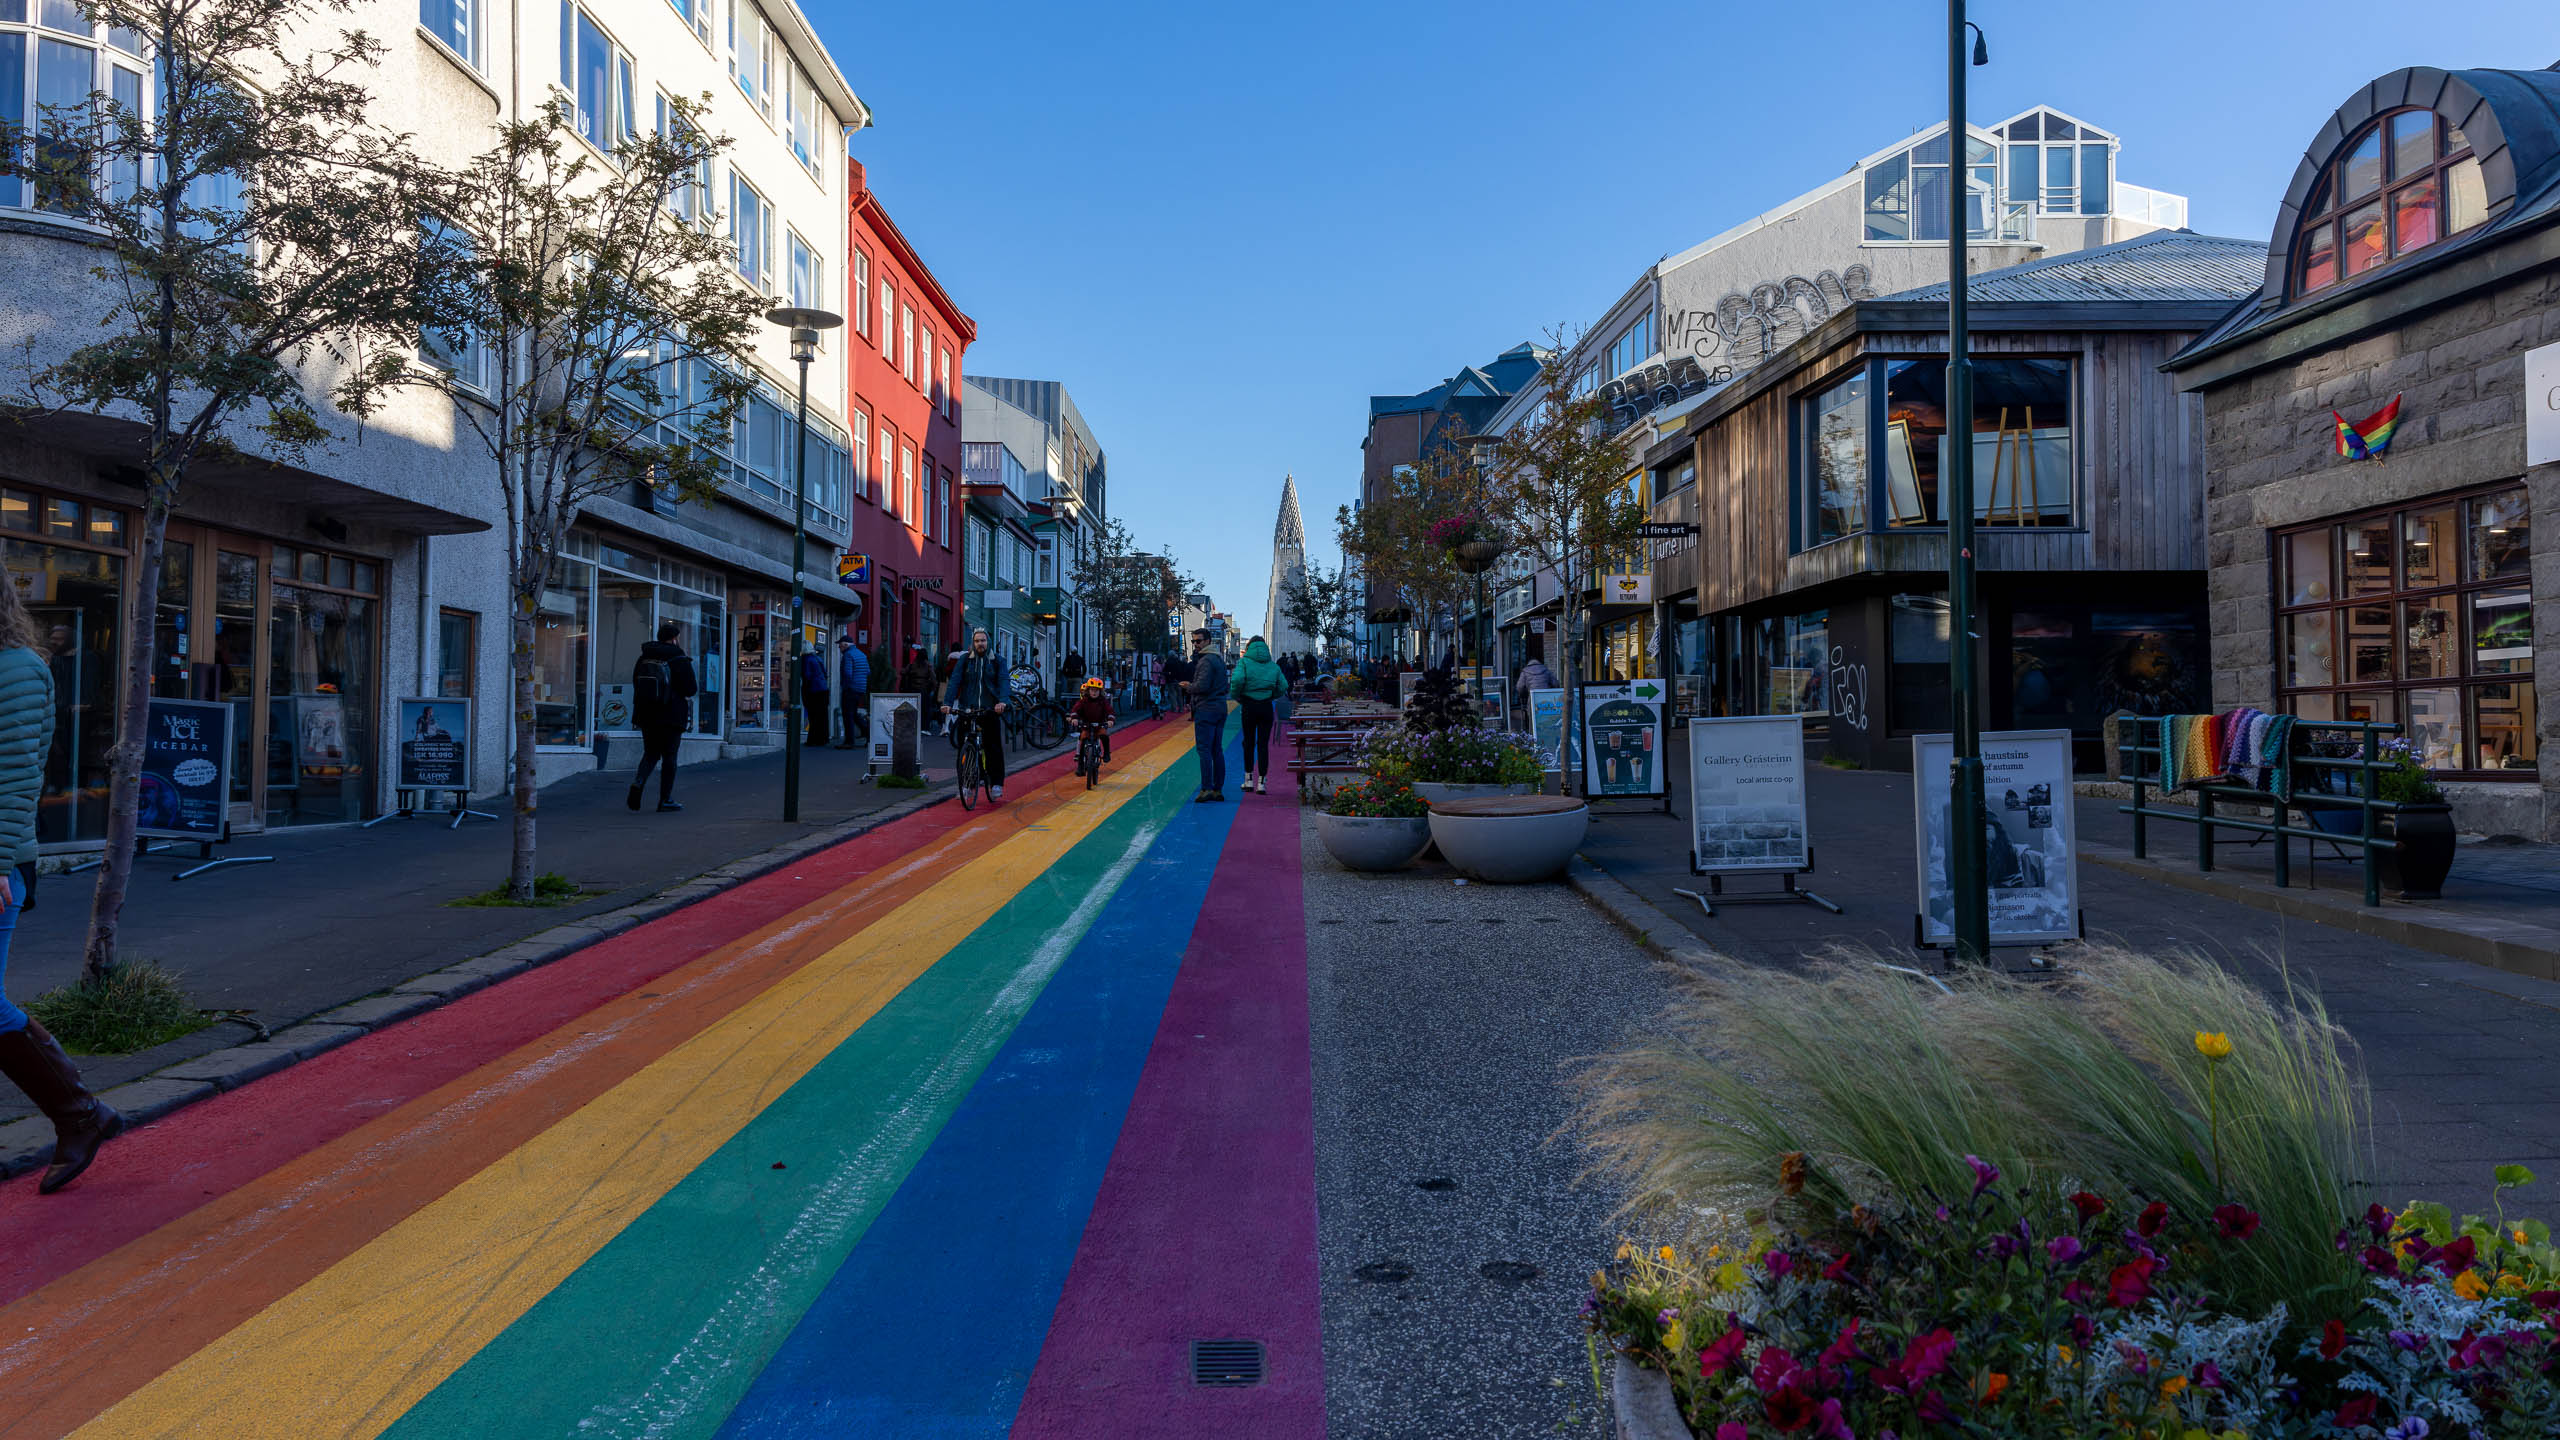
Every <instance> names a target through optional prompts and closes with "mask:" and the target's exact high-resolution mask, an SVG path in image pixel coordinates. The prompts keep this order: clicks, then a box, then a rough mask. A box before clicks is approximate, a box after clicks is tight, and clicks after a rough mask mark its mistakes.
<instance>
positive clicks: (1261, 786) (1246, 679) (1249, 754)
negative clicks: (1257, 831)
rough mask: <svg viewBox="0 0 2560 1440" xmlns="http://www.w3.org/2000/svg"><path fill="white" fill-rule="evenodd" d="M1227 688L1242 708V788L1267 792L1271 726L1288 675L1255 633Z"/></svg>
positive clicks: (1286, 685)
mask: <svg viewBox="0 0 2560 1440" xmlns="http://www.w3.org/2000/svg"><path fill="white" fill-rule="evenodd" d="M1228 688H1229V689H1230V690H1232V691H1233V692H1234V694H1235V697H1236V701H1237V703H1238V705H1239V706H1240V707H1241V708H1242V709H1243V711H1244V788H1245V790H1246V792H1247V793H1249V794H1258V795H1268V794H1270V793H1271V785H1270V775H1271V727H1272V723H1273V721H1274V720H1276V719H1277V718H1278V715H1279V705H1280V700H1281V697H1282V696H1285V695H1287V694H1288V693H1289V677H1288V674H1287V673H1286V672H1285V671H1283V670H1282V669H1281V668H1280V667H1279V666H1278V665H1276V664H1274V663H1272V659H1271V647H1270V646H1269V645H1268V644H1266V643H1264V641H1263V638H1262V637H1261V636H1259V635H1256V636H1254V637H1253V639H1252V640H1250V641H1248V642H1246V644H1245V647H1244V663H1243V664H1241V665H1238V666H1237V667H1236V672H1235V678H1234V679H1233V680H1232V681H1230V682H1229V685H1228Z"/></svg>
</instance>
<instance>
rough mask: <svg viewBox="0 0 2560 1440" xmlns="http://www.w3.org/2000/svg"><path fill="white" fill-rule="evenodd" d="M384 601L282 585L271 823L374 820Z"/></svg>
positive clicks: (276, 616) (274, 631)
mask: <svg viewBox="0 0 2560 1440" xmlns="http://www.w3.org/2000/svg"><path fill="white" fill-rule="evenodd" d="M375 604H376V602H375V601H373V600H371V599H369V598H366V597H364V596H359V595H346V594H339V593H336V592H333V591H327V590H316V589H311V588H307V587H305V586H301V585H283V584H279V585H277V586H275V587H274V589H273V591H272V592H271V594H270V596H269V599H268V616H269V619H268V623H267V644H268V653H267V824H268V825H269V826H270V827H276V826H285V825H317V824H329V823H334V822H341V821H348V820H362V819H365V818H367V815H366V812H367V811H368V810H369V809H371V808H372V807H371V800H372V795H373V792H374V788H375V786H374V774H373V755H374V734H373V729H374V723H373V722H374V719H375V714H374V712H375V710H376V708H377V707H378V706H379V704H380V697H379V696H378V694H377V693H376V689H375V676H376V675H377V674H379V673H380V662H379V657H378V656H377V654H376V645H377V643H378V638H379V637H378V635H377V632H376V628H375V626H376V618H377V617H376V615H375Z"/></svg>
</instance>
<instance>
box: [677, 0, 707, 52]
mask: <svg viewBox="0 0 2560 1440" xmlns="http://www.w3.org/2000/svg"><path fill="white" fill-rule="evenodd" d="M667 3H668V4H670V5H672V6H674V7H675V10H676V13H677V14H678V15H681V16H683V17H684V23H685V28H686V29H689V30H691V31H692V32H693V33H694V35H695V37H696V38H698V39H699V40H701V41H702V43H703V44H705V45H708V44H710V43H711V11H712V8H713V6H714V3H715V0H667Z"/></svg>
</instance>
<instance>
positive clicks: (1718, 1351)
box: [1698, 1314, 1751, 1375]
mask: <svg viewBox="0 0 2560 1440" xmlns="http://www.w3.org/2000/svg"><path fill="white" fill-rule="evenodd" d="M1724 1319H1725V1332H1724V1333H1723V1334H1721V1335H1719V1336H1717V1337H1716V1338H1715V1340H1714V1342H1713V1343H1712V1344H1710V1345H1708V1346H1707V1348H1706V1349H1704V1350H1701V1351H1699V1352H1698V1373H1699V1374H1701V1375H1716V1374H1722V1373H1724V1372H1726V1371H1730V1370H1739V1369H1741V1368H1742V1348H1743V1346H1745V1345H1747V1344H1749V1343H1750V1339H1751V1337H1750V1336H1748V1335H1745V1334H1744V1333H1743V1331H1742V1317H1741V1316H1739V1315H1730V1314H1729V1315H1727V1316H1725V1317H1724Z"/></svg>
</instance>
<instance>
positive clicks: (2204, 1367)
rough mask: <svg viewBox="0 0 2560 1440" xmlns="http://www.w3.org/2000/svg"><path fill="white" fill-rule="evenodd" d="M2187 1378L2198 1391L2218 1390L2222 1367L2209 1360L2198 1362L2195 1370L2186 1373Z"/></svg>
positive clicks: (2220, 1385) (2220, 1384)
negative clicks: (2193, 1383)
mask: <svg viewBox="0 0 2560 1440" xmlns="http://www.w3.org/2000/svg"><path fill="white" fill-rule="evenodd" d="M2187 1378H2188V1379H2190V1380H2192V1381H2194V1382H2195V1386H2196V1388H2197V1389H2199V1390H2219V1389H2221V1388H2222V1367H2221V1366H2219V1365H2216V1364H2214V1363H2213V1362H2212V1361H2210V1360H2199V1361H2197V1362H2196V1368H2195V1369H2193V1370H2191V1371H2189V1372H2187Z"/></svg>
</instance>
